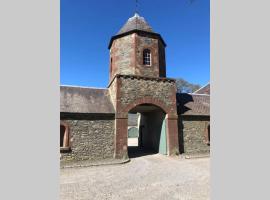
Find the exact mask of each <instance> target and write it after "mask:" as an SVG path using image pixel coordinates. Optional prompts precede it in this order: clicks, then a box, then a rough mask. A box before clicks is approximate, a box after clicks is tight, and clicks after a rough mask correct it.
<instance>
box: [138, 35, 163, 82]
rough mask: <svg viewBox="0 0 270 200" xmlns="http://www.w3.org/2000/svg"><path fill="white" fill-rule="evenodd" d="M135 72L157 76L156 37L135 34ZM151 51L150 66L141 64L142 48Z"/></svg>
mask: <svg viewBox="0 0 270 200" xmlns="http://www.w3.org/2000/svg"><path fill="white" fill-rule="evenodd" d="M136 41H137V42H136V69H135V74H137V75H141V76H152V77H159V54H158V39H155V38H150V37H148V36H141V35H137V40H136ZM144 49H149V50H150V51H151V66H145V65H143V50H144Z"/></svg>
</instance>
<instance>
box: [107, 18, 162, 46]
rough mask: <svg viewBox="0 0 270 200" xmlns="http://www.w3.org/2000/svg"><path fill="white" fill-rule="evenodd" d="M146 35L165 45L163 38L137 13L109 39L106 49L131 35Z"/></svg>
mask: <svg viewBox="0 0 270 200" xmlns="http://www.w3.org/2000/svg"><path fill="white" fill-rule="evenodd" d="M134 32H136V33H144V34H145V33H147V34H148V36H149V37H150V36H152V37H156V38H159V39H160V40H161V42H162V43H163V45H164V46H166V43H165V42H164V40H163V38H162V37H161V35H160V34H158V33H156V32H154V31H153V29H152V27H151V26H150V25H149V24H148V23H147V22H146V20H145V19H144V18H143V17H141V16H139V14H138V13H135V14H134V16H133V17H131V18H129V19H128V20H127V22H126V23H125V24H124V26H123V27H122V28H121V29H120V31H118V33H117V34H116V35H114V36H112V37H111V39H110V42H109V46H108V48H109V49H110V48H111V45H112V42H113V40H115V39H117V38H120V37H123V36H126V35H129V34H132V33H134Z"/></svg>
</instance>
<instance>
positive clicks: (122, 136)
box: [114, 97, 179, 158]
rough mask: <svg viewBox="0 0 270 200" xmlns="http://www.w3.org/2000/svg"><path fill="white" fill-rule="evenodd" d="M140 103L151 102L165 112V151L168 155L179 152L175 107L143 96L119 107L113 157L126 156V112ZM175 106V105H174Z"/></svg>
mask: <svg viewBox="0 0 270 200" xmlns="http://www.w3.org/2000/svg"><path fill="white" fill-rule="evenodd" d="M141 104H151V105H154V106H157V107H159V108H160V109H161V110H163V111H164V112H165V113H166V129H167V130H166V132H167V148H168V150H167V153H168V155H174V154H178V153H179V145H178V115H177V113H176V108H174V107H172V106H167V105H166V104H165V103H164V102H162V101H160V100H158V99H155V98H152V97H143V98H140V99H136V100H135V101H133V102H132V103H130V104H128V105H127V106H126V107H124V108H123V109H120V110H119V111H118V112H117V114H116V119H115V121H116V127H115V130H116V134H115V153H114V157H115V158H123V157H126V156H127V136H128V131H127V126H128V112H129V111H130V110H131V109H132V108H134V107H136V106H138V105H141ZM175 106H176V105H175Z"/></svg>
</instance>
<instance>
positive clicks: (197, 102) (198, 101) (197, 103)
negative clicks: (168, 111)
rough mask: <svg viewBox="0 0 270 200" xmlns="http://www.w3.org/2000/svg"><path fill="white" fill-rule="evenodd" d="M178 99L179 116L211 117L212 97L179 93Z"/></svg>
mask: <svg viewBox="0 0 270 200" xmlns="http://www.w3.org/2000/svg"><path fill="white" fill-rule="evenodd" d="M176 99H177V105H178V106H177V112H178V114H180V115H196V116H210V95H202V94H194V93H193V94H188V93H177V95H176Z"/></svg>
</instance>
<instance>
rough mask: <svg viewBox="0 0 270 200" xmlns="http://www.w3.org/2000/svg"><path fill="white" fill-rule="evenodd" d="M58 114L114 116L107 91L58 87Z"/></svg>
mask: <svg viewBox="0 0 270 200" xmlns="http://www.w3.org/2000/svg"><path fill="white" fill-rule="evenodd" d="M60 112H66V113H100V114H101V113H104V114H114V113H115V111H114V107H113V105H112V103H111V100H110V96H109V91H108V89H105V88H104V89H97V88H85V87H76V86H60Z"/></svg>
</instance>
